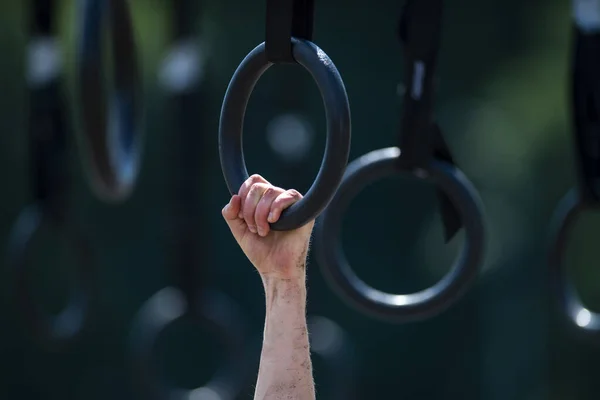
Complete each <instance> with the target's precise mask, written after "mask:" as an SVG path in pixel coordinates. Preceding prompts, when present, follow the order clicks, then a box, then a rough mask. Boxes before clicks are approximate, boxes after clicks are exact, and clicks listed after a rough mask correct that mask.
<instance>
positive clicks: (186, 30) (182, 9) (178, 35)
mask: <svg viewBox="0 0 600 400" xmlns="http://www.w3.org/2000/svg"><path fill="white" fill-rule="evenodd" d="M171 2H172V5H173V18H172V21H173V22H172V24H173V26H172V32H173V39H174V40H175V41H176V40H178V39H182V38H187V37H189V36H192V35H193V34H194V24H195V23H196V22H197V21H198V16H199V12H200V10H201V8H202V7H201V5H200V2H199V1H189V0H171Z"/></svg>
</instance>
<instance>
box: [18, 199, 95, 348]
mask: <svg viewBox="0 0 600 400" xmlns="http://www.w3.org/2000/svg"><path fill="white" fill-rule="evenodd" d="M46 224H49V225H51V226H52V228H54V229H61V230H65V232H66V235H67V237H68V239H69V240H70V241H71V242H72V244H71V248H72V249H74V251H75V252H76V257H77V274H78V278H79V279H78V282H79V285H80V286H76V287H75V291H74V293H73V294H72V295H71V298H70V300H69V303H68V304H67V306H66V307H65V308H64V309H63V310H62V311H61V312H60V313H59V314H58V315H56V316H53V315H47V314H44V313H43V312H42V311H40V310H39V308H38V307H37V306H36V305H35V304H34V302H33V300H32V297H31V290H30V287H29V275H28V268H27V265H28V256H29V248H30V244H31V241H32V240H33V239H34V238H35V235H37V234H38V232H39V231H40V229H41V228H42V227H43V226H45V225H46ZM8 255H9V259H8V262H9V265H10V266H11V269H12V270H13V271H14V272H15V279H16V285H15V297H16V301H17V304H18V307H19V310H20V314H21V315H20V316H21V317H22V318H23V319H24V322H25V324H26V327H27V328H28V329H29V331H30V332H31V334H32V335H33V336H34V337H35V338H36V339H38V340H39V341H41V342H42V343H44V344H46V345H49V346H61V345H64V344H67V343H71V342H74V341H75V340H77V339H78V338H79V337H81V334H82V333H83V332H84V330H85V328H87V327H88V325H89V323H90V320H91V314H92V313H91V308H92V307H91V301H92V299H93V296H94V293H95V291H96V286H95V284H94V279H93V277H92V276H91V272H92V270H91V266H92V257H91V249H90V246H89V242H88V241H87V240H85V239H84V236H82V235H81V234H80V232H75V231H72V230H71V229H70V227H69V226H67V225H66V224H64V223H61V222H58V220H57V219H56V218H54V217H53V216H52V215H51V214H49V213H45V212H44V211H43V208H42V207H40V206H38V205H33V206H29V207H27V208H26V209H25V210H24V211H23V212H22V213H21V214H20V215H19V217H18V219H17V221H16V223H15V225H14V227H13V230H12V232H11V237H10V241H9V249H8ZM67 321H74V323H73V322H70V323H68V322H67Z"/></svg>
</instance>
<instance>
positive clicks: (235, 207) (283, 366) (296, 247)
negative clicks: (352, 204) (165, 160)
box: [223, 175, 315, 400]
mask: <svg viewBox="0 0 600 400" xmlns="http://www.w3.org/2000/svg"><path fill="white" fill-rule="evenodd" d="M301 198H302V195H301V194H300V193H298V192H297V191H296V190H293V189H290V190H284V189H282V188H279V187H275V186H273V185H271V184H270V183H269V182H267V181H266V180H265V179H264V178H263V177H262V176H260V175H252V176H251V177H250V178H249V179H248V180H246V182H244V184H242V186H241V187H240V189H239V191H238V193H237V194H236V195H234V196H232V197H231V200H230V201H229V203H228V204H227V205H226V206H225V208H223V217H224V218H225V221H226V222H227V225H229V228H230V229H231V233H232V234H233V236H234V238H235V240H236V241H237V243H238V244H239V245H240V247H241V248H242V250H243V251H244V253H245V254H246V256H247V257H248V260H250V262H251V263H252V264H253V265H254V267H255V268H256V270H257V271H258V273H259V275H260V277H261V279H262V282H263V286H264V289H265V297H266V303H267V305H266V316H265V329H264V337H263V347H262V353H261V357H260V367H259V371H258V380H257V382H256V391H255V393H254V399H255V400H283V399H286V400H287V399H289V400H314V399H315V386H314V382H313V376H312V375H313V374H312V363H311V360H310V348H309V343H308V329H307V325H306V255H307V253H308V246H309V242H310V235H311V233H312V229H313V226H314V221H311V222H310V223H308V224H306V225H304V226H303V227H301V228H298V229H296V230H293V231H288V232H276V231H272V230H270V227H269V223H273V222H276V221H277V220H278V219H279V217H280V216H281V213H282V211H283V210H285V209H286V208H288V207H289V206H291V205H292V204H294V203H295V202H297V201H298V200H300V199H301Z"/></svg>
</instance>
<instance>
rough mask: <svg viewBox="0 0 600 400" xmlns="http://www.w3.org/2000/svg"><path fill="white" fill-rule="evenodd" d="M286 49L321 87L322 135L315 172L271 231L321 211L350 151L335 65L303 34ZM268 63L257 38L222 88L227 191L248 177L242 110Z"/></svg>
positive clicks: (221, 147) (293, 225)
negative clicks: (321, 152) (324, 126)
mask: <svg viewBox="0 0 600 400" xmlns="http://www.w3.org/2000/svg"><path fill="white" fill-rule="evenodd" d="M292 52H293V55H294V59H295V60H296V61H297V62H298V63H299V64H300V65H302V66H303V67H304V68H306V70H307V71H308V72H310V74H311V75H312V77H313V79H314V80H315V82H316V83H317V86H318V87H319V90H320V92H321V96H322V98H323V103H324V104H325V112H326V116H327V141H326V145H325V152H324V156H323V162H322V163H321V169H320V171H319V173H318V174H317V178H316V179H315V181H314V183H313V184H312V186H311V188H310V189H309V190H308V192H307V193H306V195H305V196H304V198H303V199H302V200H301V201H299V202H297V203H295V204H293V205H292V206H291V207H290V208H288V209H287V210H285V211H284V212H283V214H282V215H281V217H280V219H279V220H278V221H277V222H276V223H274V224H271V229H273V230H276V231H288V230H293V229H296V228H299V227H301V226H303V225H305V224H307V223H308V222H310V221H312V220H313V219H315V218H316V217H317V216H318V215H319V214H320V213H321V212H322V211H323V209H324V208H325V207H326V206H327V204H328V203H329V202H330V201H331V199H332V198H333V196H334V194H335V191H336V190H337V188H338V186H339V184H340V182H341V180H342V177H343V176H344V171H345V169H346V164H347V163H348V156H349V153H350V130H351V125H350V105H349V102H348V96H347V94H346V88H345V87H344V82H343V81H342V77H341V76H340V74H339V72H338V70H337V68H336V67H335V65H334V64H333V62H332V61H331V60H330V59H329V57H328V56H327V54H325V52H324V51H323V50H321V49H320V48H319V47H318V46H317V45H315V44H314V43H312V42H309V41H307V40H300V39H295V38H292ZM271 65H273V64H272V63H271V62H269V61H268V60H267V54H266V52H265V44H264V43H261V44H259V45H258V46H256V48H254V50H252V51H251V52H250V53H249V54H248V55H247V56H246V58H244V60H243V61H242V62H241V64H240V65H239V67H238V68H237V70H236V71H235V73H234V74H233V77H232V78H231V82H229V87H228V88H227V92H225V97H224V99H223V106H222V108H221V120H220V124H219V155H220V158H221V169H222V170H223V176H224V177H225V182H226V183H227V188H228V189H229V192H230V193H231V194H234V193H237V191H238V190H239V188H240V186H242V184H243V183H244V182H245V181H246V179H248V177H249V176H248V171H247V169H246V162H245V161H244V150H243V147H242V136H243V127H244V116H245V113H246V107H247V105H248V100H249V99H250V95H251V94H252V90H253V89H254V86H255V85H256V83H257V82H258V80H259V79H260V77H261V76H262V74H263V73H264V72H265V71H266V70H267V69H268V68H269V67H270V66H271Z"/></svg>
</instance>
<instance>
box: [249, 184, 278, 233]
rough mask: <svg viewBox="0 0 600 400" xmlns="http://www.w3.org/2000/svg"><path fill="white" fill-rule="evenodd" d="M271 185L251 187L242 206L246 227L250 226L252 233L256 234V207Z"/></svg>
mask: <svg viewBox="0 0 600 400" xmlns="http://www.w3.org/2000/svg"><path fill="white" fill-rule="evenodd" d="M269 187H271V185H269V184H267V183H255V184H254V185H252V186H251V187H250V190H249V191H248V195H247V196H246V199H245V200H244V203H243V205H242V214H243V218H244V221H246V225H248V229H249V230H250V232H252V233H256V232H257V230H256V222H255V220H254V212H255V210H256V206H257V205H258V202H259V201H260V199H261V197H262V195H263V193H264V192H265V191H266V190H267V189H268V188H269Z"/></svg>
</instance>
